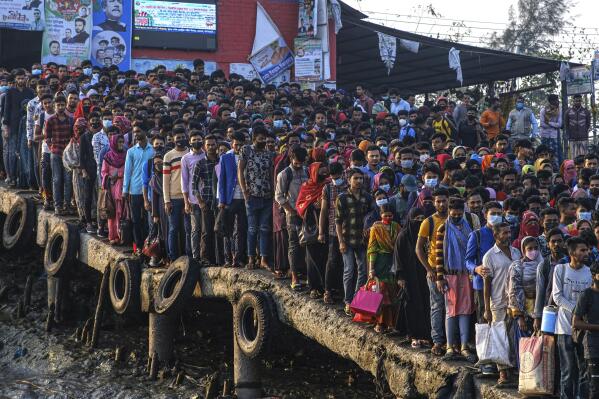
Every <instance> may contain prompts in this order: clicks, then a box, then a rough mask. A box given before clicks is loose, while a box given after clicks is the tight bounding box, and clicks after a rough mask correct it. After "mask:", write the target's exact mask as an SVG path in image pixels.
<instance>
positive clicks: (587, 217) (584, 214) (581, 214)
mask: <svg viewBox="0 0 599 399" xmlns="http://www.w3.org/2000/svg"><path fill="white" fill-rule="evenodd" d="M591 217H592V214H591V212H579V213H578V220H588V221H590V220H591Z"/></svg>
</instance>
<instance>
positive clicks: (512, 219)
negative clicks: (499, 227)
mask: <svg viewBox="0 0 599 399" xmlns="http://www.w3.org/2000/svg"><path fill="white" fill-rule="evenodd" d="M505 220H506V221H507V222H508V223H509V224H516V223H518V216H516V215H509V214H508V215H505Z"/></svg>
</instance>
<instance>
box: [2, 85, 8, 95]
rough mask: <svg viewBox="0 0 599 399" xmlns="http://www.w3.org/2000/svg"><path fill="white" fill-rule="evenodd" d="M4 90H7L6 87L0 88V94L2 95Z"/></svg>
mask: <svg viewBox="0 0 599 399" xmlns="http://www.w3.org/2000/svg"><path fill="white" fill-rule="evenodd" d="M6 90H8V86H0V93H4V92H5V91H6Z"/></svg>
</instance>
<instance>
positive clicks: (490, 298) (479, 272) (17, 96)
mask: <svg viewBox="0 0 599 399" xmlns="http://www.w3.org/2000/svg"><path fill="white" fill-rule="evenodd" d="M0 93H1V94H0V116H1V120H2V146H3V163H2V165H1V166H0V169H1V170H0V173H1V174H2V175H3V179H5V183H6V185H8V186H9V187H19V188H30V189H33V190H36V191H39V200H40V201H41V202H43V207H44V209H46V210H47V211H53V212H54V213H55V214H56V215H78V217H79V220H80V223H81V228H82V229H85V230H86V231H87V233H89V234H96V235H97V236H98V237H100V238H103V239H107V240H109V242H110V244H113V245H122V244H123V241H124V239H125V237H123V228H122V223H121V222H122V221H123V220H126V221H129V222H130V224H131V225H132V236H133V240H132V241H133V242H132V246H133V249H134V251H135V253H136V254H137V255H139V256H143V255H142V252H143V249H144V245H146V246H147V245H148V244H147V242H148V240H147V238H148V236H153V237H156V238H157V239H158V240H159V242H160V243H161V247H162V248H163V250H162V251H158V252H153V253H152V256H151V257H149V259H146V260H147V263H148V267H166V266H168V264H169V262H172V261H174V260H176V259H177V258H178V257H180V256H182V255H187V256H189V257H192V258H193V259H196V260H197V261H198V263H199V264H201V265H203V266H206V265H220V266H224V267H244V268H247V269H255V268H262V269H266V270H269V271H270V272H272V273H273V275H274V278H276V279H289V282H290V288H291V289H293V290H297V291H302V290H305V291H306V293H308V294H309V296H310V297H311V298H313V299H318V300H323V301H324V302H325V303H327V304H332V303H335V302H342V303H343V304H344V306H345V312H346V313H347V314H348V315H353V313H352V311H351V303H352V300H353V299H354V296H355V295H356V292H357V291H358V290H360V289H366V290H377V291H378V292H380V293H382V294H383V300H382V306H381V310H380V312H379V313H378V314H377V315H376V316H372V317H364V316H363V315H358V316H360V317H357V316H356V317H357V319H361V320H362V321H366V322H369V323H372V324H373V325H374V329H375V330H376V331H377V332H380V333H391V334H396V333H398V332H399V333H402V334H405V335H407V336H408V337H409V339H410V342H411V346H412V347H413V348H421V347H431V351H432V353H433V354H434V355H437V356H443V357H444V358H446V359H448V360H452V359H466V360H468V361H471V362H475V361H476V356H475V353H474V351H473V350H472V345H471V344H472V342H473V335H474V329H473V325H474V324H475V323H491V322H493V321H505V322H506V325H507V326H508V330H509V336H510V337H514V336H526V335H530V334H532V333H533V332H537V331H540V329H541V318H542V314H543V309H544V307H545V306H547V305H555V306H556V307H557V309H558V315H557V326H556V330H555V335H556V337H557V352H558V353H559V367H558V369H559V373H560V374H561V378H560V379H558V380H559V381H558V382H559V383H558V384H556V385H557V389H558V391H559V392H560V396H561V397H562V398H572V399H574V398H577V397H578V398H586V397H597V395H599V388H598V387H599V383H598V381H599V361H598V360H597V359H599V352H596V351H597V350H598V348H595V346H597V345H599V333H597V332H596V331H599V314H598V313H599V288H597V287H595V286H594V285H593V282H595V285H598V284H599V266H597V263H596V261H597V260H599V250H598V237H599V213H598V212H597V204H598V199H599V174H598V167H599V155H598V154H596V153H594V152H591V151H589V146H588V134H589V131H590V127H591V114H590V112H589V110H588V109H586V108H585V107H584V106H583V105H582V98H581V96H573V97H572V98H571V100H572V101H571V102H572V105H571V106H570V107H569V108H567V109H566V110H562V108H561V106H560V103H559V97H557V96H556V95H553V94H549V95H548V96H547V102H546V104H544V105H543V106H542V108H541V109H540V110H539V111H540V112H538V113H537V112H535V111H533V110H532V109H531V108H530V107H528V106H527V105H526V101H525V99H524V98H522V97H518V98H516V99H515V100H516V101H515V107H514V109H513V110H511V112H509V114H507V115H504V113H503V112H502V110H501V108H500V101H499V99H497V98H486V99H478V100H477V101H476V102H475V101H473V98H471V96H470V95H468V94H467V93H465V94H463V95H461V96H460V98H459V99H457V98H456V101H452V100H451V99H449V98H446V97H442V96H441V97H438V98H435V99H434V100H432V101H424V102H423V103H422V104H417V102H416V97H415V96H413V95H410V96H405V99H404V98H402V97H401V96H400V93H399V91H398V90H396V89H393V88H391V89H388V90H387V91H386V92H385V93H380V94H379V95H378V96H377V97H374V96H373V95H372V94H371V92H369V91H368V89H367V88H366V87H364V86H361V85H358V86H357V87H355V88H353V91H351V92H350V91H346V90H343V89H336V90H335V89H330V88H326V87H324V86H323V87H318V88H316V89H315V90H311V89H302V87H301V86H300V85H299V84H296V83H290V84H282V85H280V86H279V87H275V86H273V85H264V84H262V83H261V81H259V80H257V79H256V80H253V81H247V80H245V79H244V78H243V77H241V76H239V75H235V74H231V75H230V76H229V77H228V79H227V78H226V76H225V74H224V73H223V72H222V71H221V70H217V71H216V72H214V73H212V74H211V75H210V76H206V75H205V74H204V63H203V61H202V60H195V61H194V70H188V69H177V70H175V71H167V70H166V68H165V67H163V66H158V67H156V68H154V69H151V70H148V71H145V72H143V73H140V72H135V71H119V70H118V68H116V67H109V68H99V67H96V66H92V64H91V63H90V62H83V63H82V65H81V67H78V68H75V69H74V70H69V69H68V68H67V67H66V66H64V65H57V64H54V63H49V64H48V65H45V66H42V65H41V64H34V65H32V67H31V69H29V70H25V69H15V70H12V71H7V70H6V69H4V68H0ZM562 111H563V112H562ZM560 133H561V134H562V135H564V136H565V137H567V138H568V140H567V148H562V146H561V145H560V143H559V141H558V137H559V134H560ZM593 287H595V288H593ZM594 304H598V305H597V306H593V305H594ZM573 325H574V329H573ZM584 330H586V331H587V334H586V335H585V338H584V339H583V340H582V342H581V341H580V340H577V342H576V343H575V342H574V341H573V338H572V337H573V334H574V332H576V331H584ZM515 334H517V335H515ZM596 340H597V342H595V341H596ZM517 356H518V345H517V342H516V343H515V342H514V341H513V340H512V339H510V357H511V358H512V359H515V360H517ZM492 368H493V367H492V366H489V365H485V367H483V371H489V372H492V371H493V370H492ZM497 369H498V370H497V371H498V373H499V381H498V385H499V386H503V385H509V384H510V382H513V374H514V371H517V361H514V362H513V363H512V367H510V366H509V365H502V364H500V365H498V366H497Z"/></svg>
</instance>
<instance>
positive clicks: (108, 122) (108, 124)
mask: <svg viewBox="0 0 599 399" xmlns="http://www.w3.org/2000/svg"><path fill="white" fill-rule="evenodd" d="M102 126H104V129H110V128H111V127H112V121H111V120H110V119H106V120H103V121H102Z"/></svg>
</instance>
